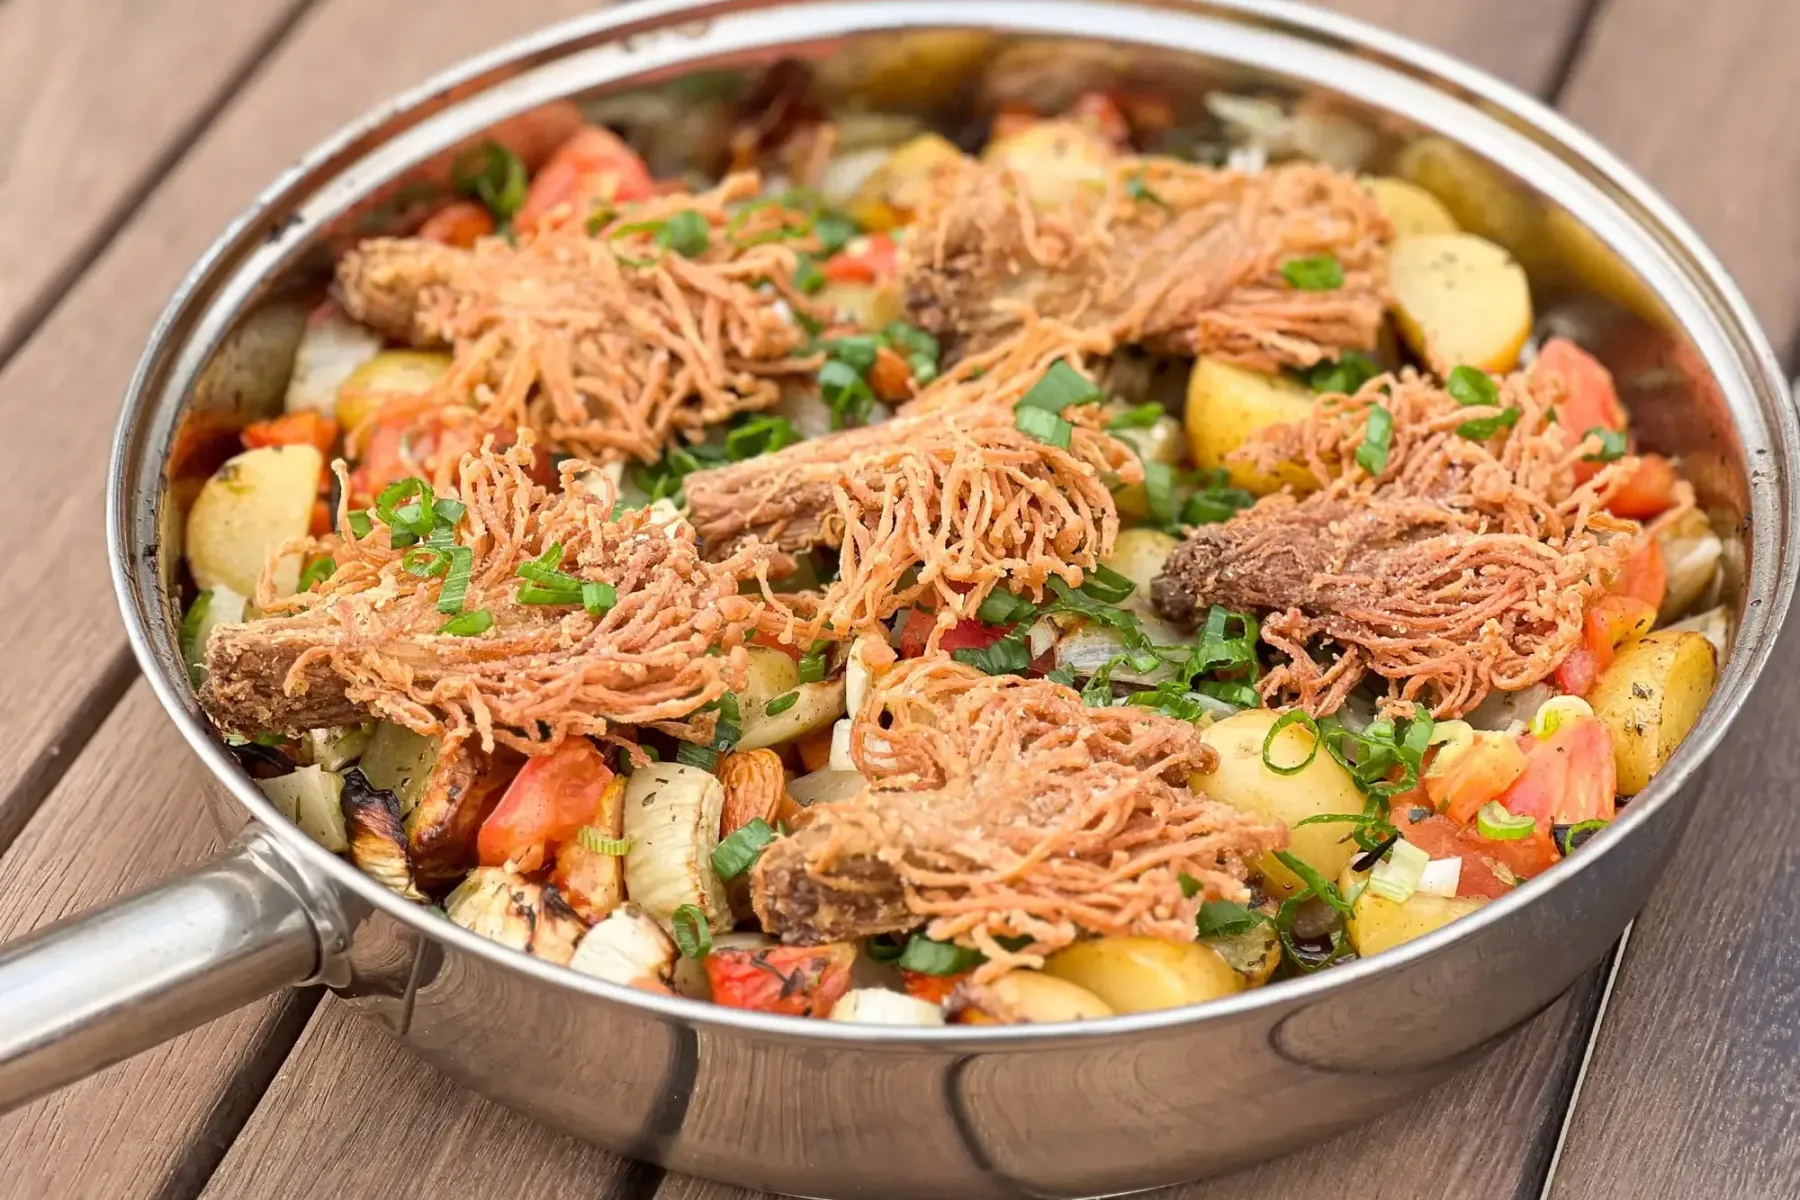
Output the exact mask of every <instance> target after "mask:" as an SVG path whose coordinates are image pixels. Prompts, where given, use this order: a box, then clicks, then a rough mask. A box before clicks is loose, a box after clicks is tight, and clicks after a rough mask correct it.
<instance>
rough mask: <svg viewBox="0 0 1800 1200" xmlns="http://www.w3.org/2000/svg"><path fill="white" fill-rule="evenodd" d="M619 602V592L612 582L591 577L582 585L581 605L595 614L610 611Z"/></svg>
mask: <svg viewBox="0 0 1800 1200" xmlns="http://www.w3.org/2000/svg"><path fill="white" fill-rule="evenodd" d="M618 602H619V593H618V591H617V589H615V588H614V587H613V585H612V584H610V583H601V582H600V581H599V580H597V579H589V580H586V581H584V582H583V583H582V585H581V607H583V608H585V609H587V610H588V612H589V613H591V614H592V615H594V616H596V617H597V616H599V615H600V614H602V613H604V612H608V611H610V610H611V609H612V608H613V606H615V605H616V604H618Z"/></svg>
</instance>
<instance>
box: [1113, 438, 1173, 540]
mask: <svg viewBox="0 0 1800 1200" xmlns="http://www.w3.org/2000/svg"><path fill="white" fill-rule="evenodd" d="M1118 438H1119V440H1120V441H1122V442H1124V443H1126V444H1127V445H1129V446H1130V447H1131V448H1132V449H1133V450H1135V451H1137V456H1138V457H1139V458H1141V459H1143V460H1144V461H1145V462H1159V463H1166V464H1168V465H1169V466H1171V467H1172V466H1176V465H1178V464H1179V463H1180V462H1181V459H1182V456H1183V455H1184V454H1185V453H1186V452H1187V439H1186V438H1185V437H1184V436H1183V435H1182V431H1181V422H1180V421H1177V420H1176V419H1175V418H1174V417H1168V416H1163V417H1158V418H1157V419H1156V424H1154V425H1151V426H1149V427H1148V428H1146V429H1121V430H1120V431H1119V432H1118ZM1113 502H1114V503H1115V504H1117V505H1118V506H1119V511H1120V512H1121V513H1123V514H1125V515H1126V516H1128V517H1147V516H1149V515H1150V504H1149V500H1148V498H1147V497H1146V496H1145V495H1144V485H1143V484H1141V483H1134V484H1132V485H1131V486H1130V487H1125V488H1120V489H1119V490H1118V491H1117V492H1114V493H1113Z"/></svg>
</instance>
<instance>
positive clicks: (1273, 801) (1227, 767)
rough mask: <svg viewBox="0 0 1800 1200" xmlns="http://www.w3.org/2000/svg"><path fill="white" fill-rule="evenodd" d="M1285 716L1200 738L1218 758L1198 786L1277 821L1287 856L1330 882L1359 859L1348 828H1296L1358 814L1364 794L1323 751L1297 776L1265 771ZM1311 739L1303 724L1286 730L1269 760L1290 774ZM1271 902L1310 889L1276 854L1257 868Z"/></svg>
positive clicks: (1246, 721)
mask: <svg viewBox="0 0 1800 1200" xmlns="http://www.w3.org/2000/svg"><path fill="white" fill-rule="evenodd" d="M1280 715H1281V714H1279V713H1276V712H1274V711H1272V710H1270V709H1266V708H1252V709H1247V710H1245V711H1244V712H1241V713H1238V714H1237V715H1236V716H1231V717H1226V718H1225V719H1224V720H1223V721H1220V722H1218V723H1217V724H1214V725H1211V726H1209V727H1208V728H1207V729H1206V730H1205V731H1204V732H1203V733H1201V735H1200V737H1201V740H1203V741H1204V742H1205V743H1206V744H1207V745H1209V746H1211V747H1212V748H1213V749H1214V750H1215V751H1217V752H1218V755H1219V765H1218V767H1217V768H1216V769H1215V770H1214V771H1213V772H1212V773H1211V774H1210V775H1195V776H1194V778H1193V783H1194V787H1195V788H1196V789H1198V790H1199V791H1202V792H1205V793H1206V794H1207V795H1208V796H1210V797H1212V798H1213V799H1214V800H1217V801H1219V802H1221V803H1223V804H1229V805H1231V806H1232V807H1233V808H1236V809H1240V810H1242V811H1244V812H1248V813H1255V814H1256V815H1258V816H1261V817H1267V818H1270V819H1272V820H1276V821H1280V822H1282V823H1284V824H1285V825H1287V827H1288V831H1289V832H1288V852H1289V853H1290V854H1292V855H1294V856H1295V857H1296V858H1298V859H1300V860H1301V861H1302V862H1304V863H1306V864H1307V865H1308V866H1310V867H1312V868H1313V869H1314V870H1316V871H1318V872H1319V873H1320V874H1321V875H1323V876H1325V878H1327V879H1335V878H1336V877H1337V874H1338V872H1340V871H1342V870H1343V869H1344V867H1345V865H1346V864H1348V863H1349V862H1350V860H1351V859H1352V858H1353V857H1355V855H1356V853H1357V846H1356V843H1355V842H1354V841H1353V840H1351V838H1350V828H1351V827H1350V826H1349V825H1348V824H1343V823H1336V822H1326V823H1323V824H1319V825H1306V826H1303V827H1299V828H1296V826H1299V824H1300V822H1301V821H1303V820H1305V819H1306V818H1307V817H1315V816H1319V815H1321V814H1324V813H1360V812H1361V811H1362V810H1363V798H1362V793H1361V792H1358V791H1357V790H1356V784H1355V782H1354V781H1353V780H1352V779H1351V778H1350V772H1348V771H1346V770H1344V768H1343V767H1341V766H1339V765H1338V763H1337V760H1336V759H1334V758H1332V757H1331V755H1330V754H1327V753H1326V752H1325V748H1324V747H1323V746H1321V747H1319V749H1318V751H1317V753H1315V754H1314V755H1313V758H1312V761H1311V762H1309V763H1307V764H1306V766H1304V767H1302V768H1301V769H1300V770H1299V771H1296V772H1295V773H1294V774H1292V775H1280V774H1277V773H1276V772H1274V771H1271V770H1270V769H1269V768H1268V767H1266V766H1264V765H1263V760H1262V751H1263V741H1264V740H1265V739H1266V738H1267V737H1268V733H1269V729H1270V727H1272V726H1273V725H1274V724H1275V721H1276V719H1277V718H1278V717H1279V716H1280ZM1312 742H1313V736H1312V734H1310V733H1308V732H1307V731H1306V730H1305V728H1303V727H1302V726H1299V725H1289V726H1288V727H1287V728H1286V729H1283V730H1282V731H1281V732H1280V733H1279V734H1277V735H1276V736H1275V742H1274V744H1273V745H1272V746H1270V747H1269V760H1270V761H1271V762H1273V763H1275V764H1276V765H1277V766H1281V767H1287V766H1292V765H1293V764H1295V763H1299V762H1301V761H1303V760H1304V759H1305V758H1306V752H1307V749H1308V748H1309V747H1310V746H1311V745H1312ZM1260 866H1261V870H1262V873H1263V881H1264V882H1265V883H1266V884H1267V885H1268V888H1269V892H1270V894H1271V895H1274V896H1276V897H1277V898H1280V899H1286V898H1287V897H1289V896H1292V895H1294V894H1295V893H1296V892H1300V891H1303V890H1304V889H1305V887H1306V884H1305V883H1303V882H1302V881H1301V879H1300V877H1299V876H1297V875H1295V874H1294V873H1293V872H1292V871H1290V870H1288V868H1287V867H1286V866H1284V865H1283V864H1282V863H1281V862H1280V861H1279V860H1277V859H1276V858H1275V856H1274V855H1272V854H1268V855H1264V856H1263V859H1262V862H1261V864H1260Z"/></svg>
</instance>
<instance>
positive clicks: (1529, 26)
mask: <svg viewBox="0 0 1800 1200" xmlns="http://www.w3.org/2000/svg"><path fill="white" fill-rule="evenodd" d="M1590 2H1591V0H1509V2H1507V3H1494V2H1493V0H1321V5H1322V7H1325V8H1331V9H1336V10H1337V11H1338V12H1341V13H1344V14H1346V15H1348V16H1352V17H1358V18H1360V19H1362V20H1364V21H1368V22H1369V23H1370V24H1372V25H1379V26H1381V27H1382V28H1383V29H1390V30H1393V31H1394V32H1395V33H1402V34H1405V35H1406V36H1407V37H1409V38H1412V39H1413V40H1414V41H1419V42H1424V43H1425V44H1426V45H1428V46H1431V47H1434V48H1436V49H1438V50H1443V51H1445V52H1447V53H1449V54H1454V55H1456V56H1457V57H1458V58H1462V59H1466V60H1468V61H1469V62H1472V63H1474V64H1475V65H1476V66H1478V67H1481V68H1483V69H1484V70H1487V71H1490V72H1492V73H1493V74H1495V75H1498V76H1499V77H1500V78H1502V79H1504V80H1506V81H1507V82H1508V83H1510V84H1512V85H1513V86H1514V87H1519V88H1523V89H1524V90H1526V91H1528V92H1531V93H1533V94H1535V95H1540V96H1542V95H1545V94H1547V93H1548V91H1549V89H1550V88H1551V87H1552V86H1553V84H1554V83H1555V82H1556V77H1557V74H1558V70H1559V68H1560V67H1561V65H1562V61H1563V55H1564V53H1565V51H1566V49H1567V48H1568V46H1569V43H1570V41H1571V40H1572V39H1573V38H1574V37H1575V35H1576V31H1577V29H1578V28H1579V26H1580V24H1581V20H1582V15H1583V13H1584V12H1585V11H1586V10H1587V8H1588V7H1589V4H1590Z"/></svg>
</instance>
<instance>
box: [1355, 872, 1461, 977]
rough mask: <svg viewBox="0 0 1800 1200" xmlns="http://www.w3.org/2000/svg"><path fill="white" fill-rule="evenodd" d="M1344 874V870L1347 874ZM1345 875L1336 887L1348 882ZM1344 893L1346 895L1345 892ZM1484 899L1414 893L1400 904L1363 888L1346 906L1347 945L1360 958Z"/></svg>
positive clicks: (1451, 917)
mask: <svg viewBox="0 0 1800 1200" xmlns="http://www.w3.org/2000/svg"><path fill="white" fill-rule="evenodd" d="M1347 874H1348V873H1346V875H1347ZM1350 882H1351V881H1350V880H1349V879H1348V878H1346V879H1344V880H1342V881H1340V887H1343V886H1346V885H1349V884H1350ZM1346 894H1348V893H1347V892H1346ZM1486 903H1487V900H1486V899H1485V898H1483V897H1481V896H1449V897H1446V896H1431V895H1427V894H1426V893H1424V892H1414V893H1413V894H1412V895H1411V896H1409V897H1408V898H1407V899H1406V901H1405V902H1404V903H1401V904H1395V903H1394V902H1393V901H1392V900H1389V899H1388V898H1387V897H1385V896H1378V895H1376V894H1375V893H1374V892H1371V891H1369V890H1368V889H1367V888H1363V889H1362V894H1361V895H1359V896H1357V897H1356V902H1355V903H1354V904H1352V905H1351V906H1350V916H1349V919H1348V920H1346V921H1345V923H1344V928H1345V932H1346V933H1347V935H1348V936H1349V938H1350V945H1351V947H1352V948H1353V949H1355V951H1356V953H1357V954H1358V955H1360V956H1361V957H1363V958H1367V957H1369V955H1371V954H1379V953H1381V952H1382V951H1383V950H1391V949H1393V948H1394V947H1395V946H1398V945H1400V944H1401V943H1402V942H1410V941H1412V940H1413V939H1414V938H1420V937H1424V936H1425V935H1426V934H1428V933H1430V932H1431V931H1432V930H1434V929H1442V928H1443V927H1444V926H1446V925H1448V924H1449V923H1450V922H1452V921H1454V920H1456V919H1457V918H1459V917H1466V916H1468V915H1469V914H1470V913H1472V912H1474V911H1475V910H1476V909H1478V908H1480V907H1481V906H1482V905H1484V904H1486Z"/></svg>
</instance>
